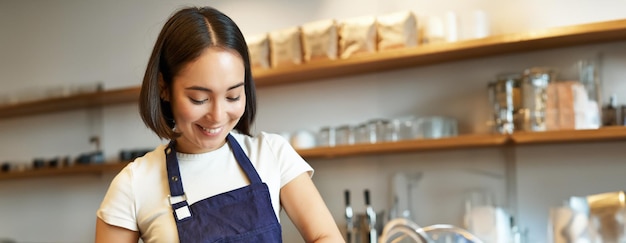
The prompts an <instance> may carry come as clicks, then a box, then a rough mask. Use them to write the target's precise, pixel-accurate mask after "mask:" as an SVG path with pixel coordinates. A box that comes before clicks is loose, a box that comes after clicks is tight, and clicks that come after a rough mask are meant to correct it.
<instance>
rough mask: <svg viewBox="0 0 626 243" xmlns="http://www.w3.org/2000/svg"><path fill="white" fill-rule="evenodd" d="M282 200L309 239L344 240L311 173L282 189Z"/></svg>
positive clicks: (305, 237)
mask: <svg viewBox="0 0 626 243" xmlns="http://www.w3.org/2000/svg"><path fill="white" fill-rule="evenodd" d="M280 202H281V204H282V206H283V208H284V209H285V212H286V213H287V215H288V216H289V218H290V219H291V222H293V223H294V225H295V226H296V228H297V229H298V231H299V232H300V234H301V235H302V238H304V240H305V241H306V242H317V243H320V242H332V243H335V242H345V241H344V239H343V237H342V236H341V232H339V228H338V227H337V224H336V223H335V220H334V219H333V216H332V215H331V214H330V211H328V208H327V207H326V204H325V203H324V200H323V199H322V196H321V195H320V194H319V192H318V191H317V188H315V185H314V184H313V181H312V180H311V177H310V176H309V174H308V173H302V174H301V175H299V176H298V177H296V178H295V179H293V180H292V181H290V182H289V183H287V185H285V186H283V188H281V189H280Z"/></svg>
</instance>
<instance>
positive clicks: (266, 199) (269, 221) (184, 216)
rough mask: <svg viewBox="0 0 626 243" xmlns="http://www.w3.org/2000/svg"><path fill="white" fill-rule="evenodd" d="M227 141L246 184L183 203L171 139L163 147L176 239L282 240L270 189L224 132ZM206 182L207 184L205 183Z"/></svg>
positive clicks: (184, 197) (235, 143)
mask: <svg viewBox="0 0 626 243" xmlns="http://www.w3.org/2000/svg"><path fill="white" fill-rule="evenodd" d="M227 139H228V144H229V145H230V147H231V150H232V151H233V153H234V154H235V159H237V162H238V163H239V166H241V168H242V169H243V171H244V172H245V173H246V175H247V176H248V179H249V180H250V185H248V186H245V187H242V188H239V189H235V190H232V191H229V192H224V193H221V194H218V195H215V196H212V197H209V198H205V199H203V200H200V201H198V202H196V203H194V204H192V205H189V204H188V203H187V198H186V196H185V192H184V190H183V183H182V180H181V177H180V170H179V167H178V159H177V158H176V150H175V142H174V141H172V142H170V144H169V146H168V147H167V148H166V149H165V154H166V159H167V161H166V166H167V178H168V182H169V186H170V197H169V201H170V204H172V210H173V211H174V220H175V221H176V228H177V229H178V239H179V240H180V242H183V243H184V242H255V243H257V242H282V237H281V227H280V223H278V219H277V218H276V214H275V213H274V208H273V207H272V202H271V198H270V192H269V189H268V187H267V185H266V184H265V183H263V182H262V181H261V177H259V174H258V173H257V172H256V170H255V169H254V167H253V166H252V163H251V162H250V159H248V156H246V154H245V153H244V152H243V150H242V149H241V146H239V143H237V140H235V138H234V137H233V136H231V135H230V134H228V137H227ZM207 186H210V185H207Z"/></svg>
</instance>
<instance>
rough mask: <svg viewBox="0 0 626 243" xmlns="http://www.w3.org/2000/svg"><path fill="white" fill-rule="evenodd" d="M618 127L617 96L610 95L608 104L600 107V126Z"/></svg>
mask: <svg viewBox="0 0 626 243" xmlns="http://www.w3.org/2000/svg"><path fill="white" fill-rule="evenodd" d="M617 125H620V114H619V112H618V109H617V96H616V95H615V94H613V95H611V98H609V104H607V105H606V106H604V107H602V126H603V127H604V126H617Z"/></svg>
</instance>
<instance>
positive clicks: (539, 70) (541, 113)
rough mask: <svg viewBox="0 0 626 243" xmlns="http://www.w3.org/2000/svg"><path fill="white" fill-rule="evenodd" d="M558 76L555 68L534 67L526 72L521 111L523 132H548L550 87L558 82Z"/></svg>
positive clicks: (523, 82)
mask: <svg viewBox="0 0 626 243" xmlns="http://www.w3.org/2000/svg"><path fill="white" fill-rule="evenodd" d="M556 76H557V71H556V70H555V69H553V68H546V67H533V68H529V69H526V70H524V77H523V81H522V107H521V109H520V116H521V119H522V130H524V131H545V130H546V103H547V100H548V85H549V84H550V83H552V82H554V81H555V80H556Z"/></svg>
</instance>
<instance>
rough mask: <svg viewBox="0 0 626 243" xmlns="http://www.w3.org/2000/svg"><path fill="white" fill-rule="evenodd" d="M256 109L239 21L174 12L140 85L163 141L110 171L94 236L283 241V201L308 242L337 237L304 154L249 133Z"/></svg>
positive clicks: (203, 11)
mask: <svg viewBox="0 0 626 243" xmlns="http://www.w3.org/2000/svg"><path fill="white" fill-rule="evenodd" d="M255 110H256V97H255V87H254V82H253V80H252V76H251V73H250V62H249V57H248V49H247V45H246V42H245V40H244V38H243V36H242V34H241V32H240V30H239V28H238V27H237V25H236V24H235V23H234V22H233V21H232V20H231V19H230V18H229V17H227V16H226V15H224V14H223V13H221V12H219V11H218V10H216V9H213V8H208V7H207V8H185V9H182V10H179V11H178V12H176V13H174V15H172V16H171V18H170V19H169V20H168V21H167V22H166V24H165V25H164V27H163V30H162V31H161V33H160V35H159V37H158V39H157V41H156V44H155V47H154V50H153V52H152V56H151V57H150V60H149V63H148V67H147V70H146V73H145V76H144V80H143V85H142V88H141V94H140V113H141V117H142V119H143V121H144V123H145V124H146V126H148V127H149V128H150V129H152V131H154V132H155V133H156V134H157V135H158V136H159V137H160V138H162V139H167V140H170V142H169V144H167V145H161V146H158V147H157V148H156V149H155V150H154V151H152V152H149V153H147V154H146V155H145V156H143V157H140V158H137V159H136V160H135V161H133V162H131V163H129V164H128V166H126V167H125V168H124V169H123V170H122V171H121V172H120V173H119V174H118V175H117V176H116V177H115V178H114V179H113V181H112V182H111V185H110V187H109V190H108V192H107V194H106V195H105V197H104V200H103V201H102V204H101V206H100V209H98V211H97V216H98V219H97V224H96V242H137V241H138V240H139V238H141V239H142V240H143V241H144V242H179V241H180V242H215V241H225V242H281V241H282V232H281V225H280V223H279V220H278V214H279V212H280V211H281V209H284V211H285V212H286V213H287V215H288V216H289V218H290V219H291V220H292V221H293V223H294V224H295V225H296V227H297V228H298V230H299V231H300V233H301V235H302V237H303V238H304V240H305V241H306V242H343V239H342V237H341V234H340V233H339V230H338V228H337V225H336V224H335V222H334V220H333V218H332V216H331V214H330V212H329V211H328V209H327V208H326V205H325V204H324V201H323V200H322V198H321V196H320V194H319V193H318V191H317V189H316V187H315V185H314V184H313V182H312V181H311V178H310V176H311V175H312V174H313V169H312V168H311V167H310V166H309V165H308V163H306V162H305V161H304V160H303V159H302V157H300V156H299V155H298V154H297V153H296V151H295V150H294V149H293V148H292V147H291V146H290V145H289V143H288V142H287V141H286V140H284V139H283V138H282V137H281V136H279V135H275V134H268V133H260V134H259V135H256V136H253V135H251V133H250V127H251V124H252V122H253V121H254V116H255ZM183 185H184V187H183Z"/></svg>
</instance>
